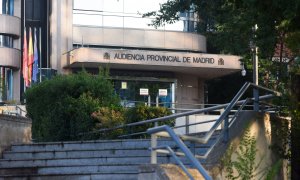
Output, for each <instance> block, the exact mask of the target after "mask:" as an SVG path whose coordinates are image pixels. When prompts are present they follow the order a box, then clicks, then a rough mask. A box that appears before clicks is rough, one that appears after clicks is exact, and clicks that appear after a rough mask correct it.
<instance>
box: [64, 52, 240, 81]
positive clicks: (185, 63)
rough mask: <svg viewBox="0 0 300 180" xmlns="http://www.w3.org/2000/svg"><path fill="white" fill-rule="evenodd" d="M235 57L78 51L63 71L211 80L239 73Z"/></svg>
mask: <svg viewBox="0 0 300 180" xmlns="http://www.w3.org/2000/svg"><path fill="white" fill-rule="evenodd" d="M240 58H241V57H239V56H232V55H220V54H204V53H185V52H169V51H144V50H120V49H97V48H79V49H75V50H73V51H72V52H71V53H70V61H69V64H68V65H67V66H65V68H69V69H72V68H82V67H85V68H98V67H99V66H106V65H108V66H109V67H110V68H111V69H124V70H145V71H151V70H152V71H153V70H155V71H167V72H175V73H185V74H191V75H195V76H197V77H199V78H202V79H212V78H216V77H220V76H224V75H227V74H231V73H234V72H238V71H241V63H240V61H239V60H240Z"/></svg>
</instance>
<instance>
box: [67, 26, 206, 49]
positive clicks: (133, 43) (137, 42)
mask: <svg viewBox="0 0 300 180" xmlns="http://www.w3.org/2000/svg"><path fill="white" fill-rule="evenodd" d="M73 44H79V45H81V44H84V45H93V46H102V47H103V46H111V47H133V48H144V49H146V48H148V49H164V50H184V51H193V52H206V37H205V36H203V35H201V34H197V33H190V32H182V31H162V30H151V29H134V28H113V27H98V26H79V25H73Z"/></svg>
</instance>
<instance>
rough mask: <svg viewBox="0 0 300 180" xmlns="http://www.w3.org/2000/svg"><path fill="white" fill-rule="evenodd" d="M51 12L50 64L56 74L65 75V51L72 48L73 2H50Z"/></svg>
mask: <svg viewBox="0 0 300 180" xmlns="http://www.w3.org/2000/svg"><path fill="white" fill-rule="evenodd" d="M51 8H52V12H51V15H50V37H51V39H50V41H51V54H50V64H51V68H52V69H56V70H57V71H58V73H60V74H61V73H67V71H66V70H64V69H63V68H64V66H66V65H67V59H68V57H67V55H68V54H67V53H66V52H67V51H69V50H71V49H72V48H73V47H72V28H73V1H72V0H53V1H51Z"/></svg>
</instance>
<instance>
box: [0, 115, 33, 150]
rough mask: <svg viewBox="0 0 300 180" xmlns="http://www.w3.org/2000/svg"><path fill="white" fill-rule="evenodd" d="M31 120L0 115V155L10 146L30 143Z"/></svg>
mask: <svg viewBox="0 0 300 180" xmlns="http://www.w3.org/2000/svg"><path fill="white" fill-rule="evenodd" d="M31 124H32V121H31V119H28V118H24V117H20V116H11V115H4V114H0V154H2V152H3V151H4V150H6V149H7V148H9V147H10V146H11V145H12V144H15V143H30V142H31Z"/></svg>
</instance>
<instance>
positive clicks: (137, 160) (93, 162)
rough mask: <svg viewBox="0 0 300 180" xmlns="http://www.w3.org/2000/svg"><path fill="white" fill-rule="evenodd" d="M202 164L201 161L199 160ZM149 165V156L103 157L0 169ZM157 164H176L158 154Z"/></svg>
mask: <svg viewBox="0 0 300 180" xmlns="http://www.w3.org/2000/svg"><path fill="white" fill-rule="evenodd" d="M180 159H181V160H182V162H183V163H184V164H189V163H190V162H189V160H188V159H187V158H185V157H180ZM200 161H201V162H203V161H202V160H200ZM147 163H150V156H144V157H130V158H128V157H117V158H116V157H104V158H73V159H69V158H66V159H34V160H3V159H2V160H0V169H3V168H31V167H38V168H40V167H55V166H60V167H62V166H64V167H71V166H110V165H116V166H119V165H124V166H131V165H136V164H147ZM158 163H176V162H175V160H174V159H173V158H172V157H170V156H166V155H161V154H159V156H158Z"/></svg>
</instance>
